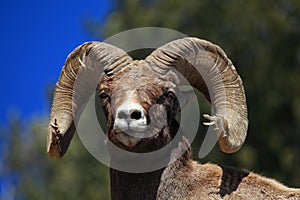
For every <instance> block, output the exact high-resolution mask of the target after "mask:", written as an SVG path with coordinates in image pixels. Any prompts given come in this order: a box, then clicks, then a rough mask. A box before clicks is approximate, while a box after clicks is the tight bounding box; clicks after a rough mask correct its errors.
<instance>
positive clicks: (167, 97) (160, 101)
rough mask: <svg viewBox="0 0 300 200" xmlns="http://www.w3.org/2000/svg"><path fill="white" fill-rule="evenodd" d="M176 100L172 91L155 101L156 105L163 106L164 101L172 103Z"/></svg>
mask: <svg viewBox="0 0 300 200" xmlns="http://www.w3.org/2000/svg"><path fill="white" fill-rule="evenodd" d="M175 99H176V95H175V94H174V92H172V91H167V92H164V93H163V94H162V95H161V96H160V97H159V99H158V100H157V103H158V104H163V103H165V102H166V101H169V102H172V101H174V100H175Z"/></svg>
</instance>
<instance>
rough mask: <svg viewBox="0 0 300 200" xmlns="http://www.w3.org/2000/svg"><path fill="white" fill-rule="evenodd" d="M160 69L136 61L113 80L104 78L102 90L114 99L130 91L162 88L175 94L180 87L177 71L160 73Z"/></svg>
mask: <svg viewBox="0 0 300 200" xmlns="http://www.w3.org/2000/svg"><path fill="white" fill-rule="evenodd" d="M158 69H159V68H158V67H157V66H155V65H151V64H149V63H146V62H145V61H135V62H133V63H131V64H129V65H128V66H126V67H125V68H124V69H123V70H122V71H120V72H119V73H117V74H115V75H114V76H113V77H111V78H103V79H102V81H101V82H100V90H103V91H105V92H109V93H110V94H111V96H112V97H114V95H116V94H119V93H124V92H126V93H128V91H149V92H150V93H151V90H155V89H158V88H161V89H163V90H167V89H171V90H174V92H175V91H176V90H177V87H178V85H179V78H178V76H177V73H176V71H173V70H171V69H169V70H163V71H158ZM108 90H109V91H108Z"/></svg>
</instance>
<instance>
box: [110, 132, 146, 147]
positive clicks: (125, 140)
mask: <svg viewBox="0 0 300 200" xmlns="http://www.w3.org/2000/svg"><path fill="white" fill-rule="evenodd" d="M115 138H116V139H117V140H118V141H119V142H120V143H121V144H122V145H124V146H125V147H135V146H138V145H139V143H140V142H141V140H142V138H138V137H134V136H131V135H129V134H127V133H125V132H119V133H115Z"/></svg>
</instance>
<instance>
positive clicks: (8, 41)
mask: <svg viewBox="0 0 300 200" xmlns="http://www.w3.org/2000/svg"><path fill="white" fill-rule="evenodd" d="M0 10H1V11H0V23H1V24H0V25H1V37H0V38H1V48H0V58H1V75H0V81H1V86H2V87H1V103H0V126H4V125H5V124H7V122H8V119H9V117H11V116H12V115H16V114H17V115H18V116H19V118H21V119H22V121H24V120H30V119H31V117H32V116H35V117H38V116H47V114H48V113H49V104H48V101H47V88H48V87H49V86H50V85H53V84H54V83H55V82H56V81H57V79H58V76H59V73H60V70H61V67H62V66H63V63H64V61H65V58H66V56H67V55H68V53H70V52H71V51H72V50H73V49H74V48H75V47H76V46H78V45H80V44H81V43H83V42H86V41H90V40H95V39H96V38H93V37H92V36H91V35H89V34H88V32H87V31H86V30H85V28H84V21H85V20H86V19H90V18H92V19H95V20H98V21H103V22H104V21H105V19H106V17H107V15H108V13H109V12H110V11H111V10H112V6H111V3H110V1H109V0H85V1H79V0H72V1H62V0H51V1H50V0H47V1H45V0H39V1H32V0H26V1H25V0H23V1H21V0H19V1H18V0H17V1H14V0H4V1H1V3H0Z"/></svg>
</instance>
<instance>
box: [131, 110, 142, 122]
mask: <svg viewBox="0 0 300 200" xmlns="http://www.w3.org/2000/svg"><path fill="white" fill-rule="evenodd" d="M141 117H142V112H141V111H139V110H134V111H132V112H131V113H130V118H131V119H136V120H138V119H141Z"/></svg>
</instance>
